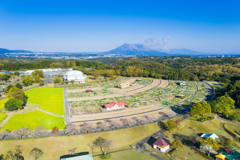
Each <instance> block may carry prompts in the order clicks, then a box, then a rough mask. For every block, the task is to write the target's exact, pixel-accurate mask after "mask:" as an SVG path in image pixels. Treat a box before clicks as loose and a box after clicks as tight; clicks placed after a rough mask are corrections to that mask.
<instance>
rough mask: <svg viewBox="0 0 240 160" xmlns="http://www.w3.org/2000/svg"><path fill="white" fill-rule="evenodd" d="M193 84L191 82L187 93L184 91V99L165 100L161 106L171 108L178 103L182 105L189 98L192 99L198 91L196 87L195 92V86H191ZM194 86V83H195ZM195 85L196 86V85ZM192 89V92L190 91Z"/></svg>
mask: <svg viewBox="0 0 240 160" xmlns="http://www.w3.org/2000/svg"><path fill="white" fill-rule="evenodd" d="M191 83H193V82H189V83H188V85H189V86H190V87H188V88H187V90H186V91H184V93H182V95H183V97H176V96H175V97H174V98H171V99H170V100H164V101H162V102H161V103H160V105H163V106H165V107H166V106H171V105H174V104H177V103H180V102H182V101H184V100H186V99H188V98H189V97H191V96H192V95H193V94H194V93H195V92H196V90H197V87H195V90H193V88H194V87H193V85H192V84H191ZM193 84H194V83H193ZM194 85H195V84H194ZM188 89H190V90H188Z"/></svg>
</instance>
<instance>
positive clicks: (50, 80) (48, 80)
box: [44, 78, 53, 84]
mask: <svg viewBox="0 0 240 160" xmlns="http://www.w3.org/2000/svg"><path fill="white" fill-rule="evenodd" d="M52 82H53V80H52V79H51V78H45V79H44V84H48V83H52Z"/></svg>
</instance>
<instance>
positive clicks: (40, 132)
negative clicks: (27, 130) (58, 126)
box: [33, 126, 48, 137]
mask: <svg viewBox="0 0 240 160" xmlns="http://www.w3.org/2000/svg"><path fill="white" fill-rule="evenodd" d="M33 133H34V134H35V136H36V137H39V136H42V135H46V134H47V133H48V129H47V128H45V127H44V126H38V127H36V128H35V129H34V130H33Z"/></svg>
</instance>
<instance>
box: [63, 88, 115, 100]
mask: <svg viewBox="0 0 240 160" xmlns="http://www.w3.org/2000/svg"><path fill="white" fill-rule="evenodd" d="M108 94H114V92H112V91H110V90H107V89H102V90H93V91H92V92H86V91H80V92H75V93H71V92H70V93H68V98H73V97H92V96H103V95H108Z"/></svg>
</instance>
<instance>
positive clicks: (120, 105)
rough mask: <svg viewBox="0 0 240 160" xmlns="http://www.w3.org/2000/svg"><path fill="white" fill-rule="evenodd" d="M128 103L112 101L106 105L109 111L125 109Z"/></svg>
mask: <svg viewBox="0 0 240 160" xmlns="http://www.w3.org/2000/svg"><path fill="white" fill-rule="evenodd" d="M125 105H126V103H125V102H117V103H115V102H111V103H109V104H105V105H104V107H105V108H106V110H107V111H112V110H117V109H124V108H125Z"/></svg>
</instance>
